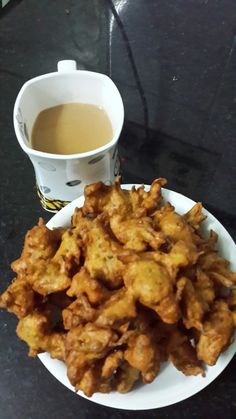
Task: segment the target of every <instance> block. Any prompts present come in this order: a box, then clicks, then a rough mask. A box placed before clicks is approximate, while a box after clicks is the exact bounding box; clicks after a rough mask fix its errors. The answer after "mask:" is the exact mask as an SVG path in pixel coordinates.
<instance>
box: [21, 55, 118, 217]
mask: <svg viewBox="0 0 236 419" xmlns="http://www.w3.org/2000/svg"><path fill="white" fill-rule="evenodd" d="M57 66H58V71H57V72H54V73H49V74H44V75H42V76H39V77H35V78H33V79H31V80H29V81H27V82H26V83H25V84H24V85H23V87H22V88H21V90H20V92H19V94H18V96H17V98H16V102H15V106H14V112H13V122H14V129H15V133H16V137H17V139H18V142H19V144H20V146H21V148H22V149H23V150H24V151H25V152H26V153H27V154H28V156H29V158H30V160H31V162H32V164H33V166H34V171H35V177H36V187H37V192H38V195H39V198H40V201H41V204H42V206H43V208H44V209H46V210H48V211H51V212H57V211H58V210H59V209H61V208H62V207H63V206H65V205H66V204H67V203H68V202H70V201H72V200H73V199H75V198H78V197H79V196H80V195H81V194H82V193H83V190H84V187H85V185H87V184H89V183H93V182H97V181H99V180H101V181H103V182H104V183H106V184H110V183H112V182H113V181H114V179H115V176H117V175H118V174H119V167H120V165H119V156H118V152H117V142H118V139H119V136H120V133H121V130H122V126H123V122H124V106H123V102H122V98H121V96H120V93H119V91H118V89H117V87H116V86H115V84H114V83H113V81H112V80H111V79H110V78H109V77H108V76H106V75H104V74H100V73H95V72H91V71H83V70H77V69H76V62H75V61H73V60H63V61H59V62H58V65H57ZM73 102H74V103H86V104H92V105H96V106H99V107H101V108H103V109H104V110H105V112H106V113H107V115H108V117H109V119H110V121H111V124H112V130H113V137H112V140H111V141H110V142H109V143H107V144H106V145H104V146H102V147H99V148H97V149H95V150H92V151H88V152H86V153H77V154H69V155H68V154H67V155H63V154H52V153H45V152H42V151H37V150H34V149H33V148H32V146H31V143H30V136H31V132H32V128H33V124H34V121H35V119H36V117H37V116H38V114H39V113H40V112H41V111H42V110H44V109H46V108H50V107H53V106H57V105H60V104H64V103H73Z"/></svg>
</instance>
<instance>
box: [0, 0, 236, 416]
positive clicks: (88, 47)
mask: <svg viewBox="0 0 236 419" xmlns="http://www.w3.org/2000/svg"><path fill="white" fill-rule="evenodd" d="M235 16H236V3H235V1H233V0H224V1H221V0H188V1H183V0H169V1H165V0H113V2H112V1H111V0H50V1H48V0H40V1H38V0H21V1H14V0H12V2H10V3H9V4H8V5H7V6H6V7H5V8H4V9H3V10H2V11H1V12H0V46H1V48H0V133H1V134H0V135H1V147H0V174H1V176H0V197H1V207H0V226H1V233H0V246H1V251H0V254H1V258H0V266H1V281H0V292H1V291H2V290H3V289H5V288H6V286H7V284H8V283H9V281H10V280H11V279H12V277H13V274H12V272H11V270H10V262H11V261H12V260H14V259H15V258H17V257H18V256H19V253H20V251H21V247H22V240H23V236H24V234H25V232H26V230H27V229H29V228H30V227H31V226H32V225H34V224H35V223H36V222H37V220H38V218H39V216H42V217H43V218H44V219H45V220H48V219H49V218H50V214H49V213H46V212H45V211H44V210H42V209H41V208H40V205H39V201H38V199H37V197H36V191H35V182H34V173H33V168H32V165H31V163H30V161H29V159H28V158H27V156H26V155H25V154H24V153H23V152H22V150H21V149H20V147H19V146H18V144H17V141H16V138H15V135H14V129H13V124H12V110H13V105H14V101H15V98H16V95H17V93H18V91H19V89H20V87H21V86H22V84H23V83H24V82H25V81H26V80H27V79H30V78H32V77H34V76H36V75H40V74H44V73H47V72H51V71H53V70H54V69H55V68H56V63H57V61H59V60H60V59H75V60H76V61H77V63H78V67H79V68H81V69H88V70H94V71H98V72H102V73H105V74H108V75H110V76H111V77H112V79H113V80H114V82H115V83H116V84H117V86H118V88H119V90H120V92H121V94H122V97H123V100H124V105H125V113H126V122H125V125H124V129H123V133H122V136H121V139H120V142H119V150H120V156H121V161H122V169H123V182H124V183H131V182H135V183H140V182H145V183H150V182H151V180H152V179H153V178H155V177H159V176H164V177H166V178H167V179H168V181H169V182H168V187H169V188H170V189H173V190H175V191H178V192H180V193H182V194H184V195H187V196H189V197H190V198H192V199H194V200H196V201H197V200H200V201H202V202H203V204H204V206H205V207H206V208H207V209H208V210H210V211H211V212H212V213H213V214H214V215H215V216H216V217H217V218H218V219H219V221H221V222H222V223H223V224H224V226H225V227H226V228H227V230H228V231H229V233H230V234H231V235H232V237H233V238H234V240H235V239H236V215H235V214H236V193H235V192H236V157H235V156H236V68H235V67H236V34H235ZM15 326H16V319H15V318H14V316H12V315H10V314H8V313H6V312H5V311H3V310H0V365H1V373H0V419H54V418H55V419H70V418H71V419H75V418H76V419H77V418H80V419H84V418H86V419H90V418H91V419H92V418H95V417H96V418H97V419H99V418H103V419H106V418H107V419H108V418H109V419H118V418H135V419H139V418H144V417H145V418H149V419H151V418H153V419H154V418H162V419H163V418H171V419H183V418H188V419H189V418H196V419H201V418H204V417H207V418H208V419H215V418H222V417H223V418H224V419H233V418H235V417H236V398H235V394H236V379H235V367H236V359H235V358H234V359H233V360H232V361H231V363H230V364H229V365H228V367H227V368H226V369H225V370H224V371H223V373H222V374H221V375H220V376H219V377H218V378H217V379H216V380H215V381H214V382H213V383H211V384H210V385H209V386H208V387H207V388H205V389H204V390H202V391H201V392H200V393H198V394H196V395H195V396H193V397H191V398H189V399H188V400H185V401H183V402H180V403H178V404H176V405H173V406H169V407H166V408H162V409H156V410H150V411H145V412H144V411H139V412H132V411H125V410H118V409H111V408H106V407H102V406H99V405H96V404H94V403H92V402H90V401H87V400H85V399H83V398H81V397H79V396H77V395H76V394H73V392H71V391H69V390H68V389H66V388H65V387H63V386H62V385H61V384H60V383H59V382H58V381H56V379H55V378H53V376H52V375H51V374H50V373H48V371H47V370H46V369H45V368H44V366H43V365H42V364H41V362H40V361H39V360H38V359H32V358H28V356H27V349H26V345H25V344H24V343H23V342H21V341H20V340H19V339H18V338H17V337H16V334H15Z"/></svg>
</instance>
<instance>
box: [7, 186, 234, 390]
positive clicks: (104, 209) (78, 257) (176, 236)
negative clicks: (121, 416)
mask: <svg viewBox="0 0 236 419" xmlns="http://www.w3.org/2000/svg"><path fill="white" fill-rule="evenodd" d="M165 183H166V180H165V179H162V178H160V179H156V180H154V182H153V183H152V185H151V187H150V190H149V191H145V188H144V187H143V186H141V187H139V188H135V187H133V188H132V189H131V190H129V191H128V190H123V189H122V188H121V186H120V178H117V179H116V181H115V183H114V184H113V185H111V186H107V185H104V184H103V183H102V182H98V183H95V184H93V185H89V186H87V187H86V188H85V202H84V205H83V207H82V208H76V210H75V212H74V214H73V216H72V221H71V226H70V227H69V228H67V229H63V228H56V229H54V230H49V229H48V228H47V227H46V226H45V224H44V222H43V220H41V219H40V220H39V223H38V225H37V226H35V227H33V228H32V229H31V230H30V231H29V232H28V233H27V234H26V237H25V243H24V248H23V251H22V254H21V256H20V258H19V259H17V260H16V261H15V262H13V263H12V269H13V271H14V272H15V273H16V278H15V279H14V280H13V282H12V283H11V284H10V285H9V287H8V288H7V290H6V291H5V292H3V293H2V295H0V307H3V308H6V309H7V310H8V311H9V312H12V313H14V314H15V315H16V316H17V317H18V319H19V323H18V326H17V335H18V336H19V337H20V338H21V339H22V340H23V341H25V342H26V343H27V345H28V347H29V355H30V356H36V355H37V354H38V353H40V352H43V351H47V352H49V353H50V355H51V356H52V358H57V359H60V360H62V361H64V363H65V365H66V367H67V374H68V377H69V379H70V381H71V383H72V385H73V386H74V387H75V389H76V390H81V391H82V392H84V394H85V395H86V396H88V397H90V396H92V394H93V393H95V392H102V393H108V392H110V391H112V390H117V391H119V392H121V393H126V392H128V391H130V390H131V389H132V388H133V386H134V384H135V383H136V382H137V381H138V380H142V382H143V383H150V382H152V381H153V380H154V379H155V378H156V376H158V372H159V369H160V365H161V363H162V362H165V361H168V360H169V361H170V362H171V363H172V364H173V365H174V366H175V368H177V369H178V370H179V371H181V372H182V373H183V374H185V375H186V376H190V375H202V376H204V364H208V365H214V364H215V363H216V362H217V359H218V357H219V356H220V354H221V353H222V351H224V350H225V349H226V348H227V347H228V346H229V345H230V343H231V341H232V339H233V332H234V329H235V326H236V291H235V289H234V288H232V287H233V286H235V284H236V273H233V272H230V270H229V263H228V262H227V261H226V260H225V259H223V258H222V257H221V256H220V255H219V254H218V252H217V250H216V243H217V234H216V233H214V232H212V231H211V232H210V234H209V237H208V238H207V239H205V238H203V237H202V236H201V229H200V226H201V223H202V222H203V221H204V219H205V215H204V211H202V205H201V203H197V204H195V205H194V207H193V208H192V209H190V211H188V212H187V213H186V214H183V215H180V214H177V213H176V211H175V208H174V207H173V206H172V205H171V204H170V203H166V204H162V195H161V188H162V186H163V185H165Z"/></svg>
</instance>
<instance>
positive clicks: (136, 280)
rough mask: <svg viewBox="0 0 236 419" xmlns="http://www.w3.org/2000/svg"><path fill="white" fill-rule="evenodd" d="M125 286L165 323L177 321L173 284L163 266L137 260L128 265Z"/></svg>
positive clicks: (152, 261) (177, 313) (150, 261)
mask: <svg viewBox="0 0 236 419" xmlns="http://www.w3.org/2000/svg"><path fill="white" fill-rule="evenodd" d="M124 282H125V286H126V287H127V288H128V290H130V291H131V292H132V293H133V295H134V297H135V298H137V299H138V300H139V301H140V303H142V304H143V305H145V306H147V307H150V308H152V309H153V310H155V311H156V313H157V314H159V316H160V317H161V319H162V320H163V321H164V322H166V323H175V322H177V321H178V319H179V316H180V311H179V307H178V303H177V300H176V298H175V295H174V289H173V282H172V280H171V277H170V276H169V274H168V271H167V269H166V268H165V266H163V265H161V264H159V263H157V262H155V261H154V260H142V259H140V260H137V261H135V262H131V263H129V264H128V266H127V268H126V271H125V274H124Z"/></svg>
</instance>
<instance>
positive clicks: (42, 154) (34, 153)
mask: <svg viewBox="0 0 236 419" xmlns="http://www.w3.org/2000/svg"><path fill="white" fill-rule="evenodd" d="M77 72H79V73H80V74H84V75H87V74H89V75H92V76H93V77H96V78H101V79H107V81H109V83H111V84H112V85H113V88H114V89H115V91H116V93H117V95H118V97H119V99H120V104H121V123H120V127H119V128H118V129H117V130H116V133H115V135H113V138H112V140H111V141H109V143H107V144H105V145H103V146H101V147H98V148H95V149H94V150H90V151H86V152H84V153H74V154H53V153H46V152H44V151H39V150H34V149H33V148H30V147H27V145H26V144H25V142H24V141H23V139H22V136H21V132H20V129H19V126H18V124H17V122H16V121H17V119H16V115H17V113H18V109H19V102H20V99H21V96H22V95H23V93H24V91H25V90H26V88H27V87H28V86H29V85H31V84H33V83H35V82H37V81H39V80H42V79H45V78H50V77H61V76H65V75H75V74H76V73H77ZM68 103H69V102H68ZM123 124H124V103H123V100H122V97H121V94H120V92H119V90H118V88H117V86H116V85H115V83H114V82H113V80H112V79H111V78H110V77H109V76H107V75H106V74H103V73H98V72H95V71H88V70H73V71H65V72H58V71H55V72H51V73H47V74H43V75H41V76H37V77H34V78H32V79H30V80H28V81H26V82H25V83H24V84H23V86H22V87H21V89H20V91H19V93H18V95H17V97H16V100H15V104H14V109H13V125H14V130H15V135H16V138H17V140H18V143H19V144H20V146H21V148H22V149H23V151H24V152H25V153H26V154H28V155H31V156H35V157H40V158H47V159H52V160H65V159H66V160H73V159H82V158H86V157H91V156H96V155H97V154H100V153H102V152H105V151H107V150H109V149H110V148H111V147H113V146H114V145H115V144H116V143H117V141H118V139H119V137H120V133H121V131H122V128H123Z"/></svg>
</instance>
